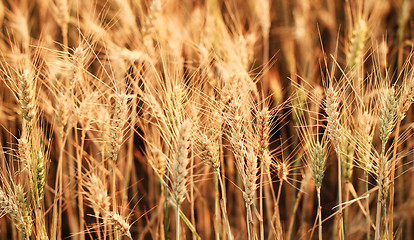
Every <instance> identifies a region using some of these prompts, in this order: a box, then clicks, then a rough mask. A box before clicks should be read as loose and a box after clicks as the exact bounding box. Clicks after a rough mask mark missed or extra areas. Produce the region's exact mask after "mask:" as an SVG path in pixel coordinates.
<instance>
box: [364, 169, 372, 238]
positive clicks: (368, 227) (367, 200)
mask: <svg viewBox="0 0 414 240" xmlns="http://www.w3.org/2000/svg"><path fill="white" fill-rule="evenodd" d="M364 175H365V192H368V190H369V186H368V180H369V175H368V172H367V171H364ZM365 204H366V205H365V207H366V211H367V240H370V236H371V234H370V232H371V219H370V218H371V217H370V213H369V198H367V199H366V201H365Z"/></svg>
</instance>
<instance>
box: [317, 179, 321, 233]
mask: <svg viewBox="0 0 414 240" xmlns="http://www.w3.org/2000/svg"><path fill="white" fill-rule="evenodd" d="M316 193H317V197H318V222H319V224H318V236H319V240H322V206H321V187H317V188H316Z"/></svg>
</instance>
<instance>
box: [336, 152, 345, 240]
mask: <svg viewBox="0 0 414 240" xmlns="http://www.w3.org/2000/svg"><path fill="white" fill-rule="evenodd" d="M337 149H338V151H339V149H340V148H339V147H338V148H337ZM337 155H338V206H339V236H340V238H339V239H344V237H345V234H344V219H343V215H342V214H343V209H342V168H341V165H342V162H341V153H340V152H338V154H337Z"/></svg>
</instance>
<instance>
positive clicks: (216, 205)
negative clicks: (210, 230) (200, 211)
mask: <svg viewBox="0 0 414 240" xmlns="http://www.w3.org/2000/svg"><path fill="white" fill-rule="evenodd" d="M217 171H219V170H215V171H214V174H213V175H214V176H213V178H214V194H215V196H214V214H215V227H214V231H215V236H216V239H217V240H218V239H220V203H219V189H218V178H219V176H218V175H217V174H216V172H217Z"/></svg>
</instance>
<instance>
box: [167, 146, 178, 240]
mask: <svg viewBox="0 0 414 240" xmlns="http://www.w3.org/2000/svg"><path fill="white" fill-rule="evenodd" d="M171 144H172V138H170V145H169V146H168V159H170V157H171ZM169 172H170V171H169V170H168V168H167V172H166V173H165V175H166V178H165V208H164V238H165V240H167V239H168V177H169V176H168V175H169ZM177 208H178V206H177Z"/></svg>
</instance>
